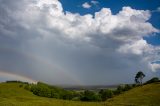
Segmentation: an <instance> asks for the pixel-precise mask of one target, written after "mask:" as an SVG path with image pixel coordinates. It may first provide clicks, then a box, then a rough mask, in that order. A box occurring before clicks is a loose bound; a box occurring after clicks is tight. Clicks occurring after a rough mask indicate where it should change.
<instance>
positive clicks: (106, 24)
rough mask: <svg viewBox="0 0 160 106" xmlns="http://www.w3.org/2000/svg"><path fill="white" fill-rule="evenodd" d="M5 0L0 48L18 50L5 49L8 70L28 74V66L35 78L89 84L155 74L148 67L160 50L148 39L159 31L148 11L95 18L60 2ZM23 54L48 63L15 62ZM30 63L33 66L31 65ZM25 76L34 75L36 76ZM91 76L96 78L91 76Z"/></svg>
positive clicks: (125, 9)
mask: <svg viewBox="0 0 160 106" xmlns="http://www.w3.org/2000/svg"><path fill="white" fill-rule="evenodd" d="M2 1H4V0H1V1H0V5H2V6H0V10H1V11H2V12H0V34H1V36H2V37H0V45H1V46H2V47H5V48H9V49H11V48H12V49H13V48H14V49H15V50H13V51H12V49H11V51H9V52H7V53H3V52H1V51H3V50H1V51H0V58H1V59H0V68H6V67H5V66H7V65H9V66H10V67H9V66H7V68H11V69H12V70H18V69H19V70H22V69H23V67H25V68H26V70H32V71H33V72H32V73H35V74H34V75H32V77H33V76H34V77H35V78H39V79H42V80H45V81H49V82H52V81H59V82H61V83H63V81H64V80H63V79H62V78H65V79H67V78H68V79H70V78H72V77H73V76H74V77H76V78H77V79H79V80H81V81H82V82H86V83H88V84H89V83H90V84H92V83H96V84H100V82H101V84H102V83H105V82H103V81H112V82H113V83H118V81H126V77H127V78H128V79H130V77H131V75H133V74H134V73H135V71H136V70H139V69H141V70H145V71H147V70H149V68H148V63H150V62H152V61H154V60H155V59H157V57H158V56H159V54H158V52H159V50H160V49H159V47H156V48H155V47H153V46H151V45H149V44H148V43H147V42H146V41H145V40H143V37H144V36H150V35H152V34H153V33H159V30H158V29H156V28H154V27H153V26H152V24H151V23H150V22H149V21H148V20H149V19H150V17H151V12H150V11H148V10H136V9H132V8H131V7H123V8H122V10H121V11H119V13H117V14H112V12H111V10H110V9H109V8H102V9H101V10H100V11H99V12H96V13H95V14H94V15H92V14H86V15H80V14H78V13H76V14H75V13H70V12H66V13H64V12H63V11H64V10H63V7H62V5H61V3H60V1H58V0H37V1H36V2H32V0H28V1H27V3H26V1H25V0H22V1H21V2H20V3H19V2H16V1H14V3H13V1H8V2H3V3H2ZM88 8H89V6H88ZM12 32H13V33H12ZM11 33H12V34H13V35H11ZM11 36H12V37H11ZM15 51H16V52H15ZM20 51H23V53H26V54H27V53H29V54H30V55H32V57H35V56H37V57H39V58H40V60H42V61H43V60H45V62H42V63H43V64H42V63H40V62H37V61H34V62H33V60H32V59H34V58H29V59H28V60H27V59H26V58H24V57H23V55H22V56H21V58H16V61H17V62H14V61H13V60H12V59H14V57H16V56H17V55H16V53H17V52H18V53H19V52H20ZM13 54H14V55H13ZM155 54H156V55H155ZM30 55H29V56H30ZM29 56H28V55H27V57H29ZM7 57H10V58H7ZM41 58H42V59H41ZM23 59H24V60H25V61H23ZM22 61H23V62H24V63H23V62H22ZM48 62H49V63H48ZM1 63H3V64H1ZM16 63H19V64H16ZM30 63H33V64H32V65H29V66H28V64H30ZM12 64H13V65H12ZM52 65H55V67H53V66H52ZM22 66H23V67H22ZM56 67H62V68H60V69H61V70H62V72H59V71H56V69H57V68H56ZM150 68H151V66H150ZM11 69H10V70H11ZM6 70H7V69H6ZM8 70H9V69H8ZM44 70H45V71H44ZM57 70H58V69H57ZM97 70H98V71H97ZM19 72H20V71H19ZM23 73H25V75H27V76H30V75H31V74H30V73H31V72H30V73H29V72H23ZM47 73H48V74H47ZM57 73H58V74H57ZM66 73H68V74H69V75H68V74H67V75H66ZM90 73H92V77H91V78H88V76H87V75H88V74H90ZM119 73H121V74H119ZM124 73H125V74H124ZM126 73H127V74H128V76H127V75H126ZM23 75H24V74H23ZM59 75H62V76H61V77H59ZM111 76H116V78H117V79H118V80H117V79H115V80H113V78H112V77H111ZM95 78H96V80H95ZM104 78H106V80H104ZM73 79H74V78H73ZM65 81H66V80H65ZM70 81H71V80H68V81H67V83H68V82H70ZM129 81H130V80H129ZM108 83H109V82H108Z"/></svg>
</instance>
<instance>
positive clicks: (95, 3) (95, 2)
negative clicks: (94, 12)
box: [91, 0, 99, 5]
mask: <svg viewBox="0 0 160 106" xmlns="http://www.w3.org/2000/svg"><path fill="white" fill-rule="evenodd" d="M91 3H92V4H94V5H97V4H98V3H99V2H98V1H96V0H92V1H91Z"/></svg>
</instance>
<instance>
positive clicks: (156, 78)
mask: <svg viewBox="0 0 160 106" xmlns="http://www.w3.org/2000/svg"><path fill="white" fill-rule="evenodd" d="M154 82H159V78H158V77H153V78H152V79H150V80H148V81H147V82H146V83H145V84H150V83H154Z"/></svg>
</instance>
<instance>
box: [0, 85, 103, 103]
mask: <svg viewBox="0 0 160 106" xmlns="http://www.w3.org/2000/svg"><path fill="white" fill-rule="evenodd" d="M19 85H21V84H18V83H0V106H102V105H101V104H102V103H93V102H78V101H65V100H57V99H53V98H44V97H38V96H36V95H33V94H32V92H29V91H27V90H25V89H24V88H20V87H19Z"/></svg>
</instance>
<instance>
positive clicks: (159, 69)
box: [151, 63, 160, 72]
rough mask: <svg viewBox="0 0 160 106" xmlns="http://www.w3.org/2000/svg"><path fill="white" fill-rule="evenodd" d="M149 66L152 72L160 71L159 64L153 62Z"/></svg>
mask: <svg viewBox="0 0 160 106" xmlns="http://www.w3.org/2000/svg"><path fill="white" fill-rule="evenodd" d="M151 68H152V71H153V72H156V71H160V64H158V63H153V64H151Z"/></svg>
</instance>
